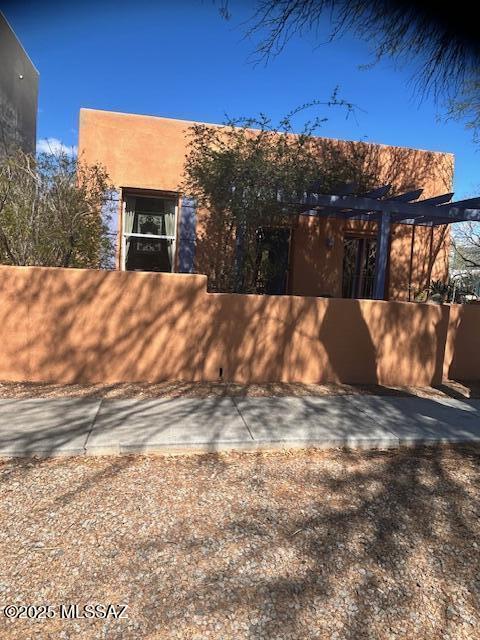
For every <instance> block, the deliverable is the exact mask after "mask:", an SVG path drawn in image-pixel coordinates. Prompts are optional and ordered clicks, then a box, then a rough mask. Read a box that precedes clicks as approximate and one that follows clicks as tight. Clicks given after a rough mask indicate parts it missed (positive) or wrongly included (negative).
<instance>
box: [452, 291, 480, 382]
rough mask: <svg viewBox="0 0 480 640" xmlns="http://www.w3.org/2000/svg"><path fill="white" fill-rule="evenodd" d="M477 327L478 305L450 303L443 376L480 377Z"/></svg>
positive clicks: (455, 377) (479, 320) (478, 322)
mask: <svg viewBox="0 0 480 640" xmlns="http://www.w3.org/2000/svg"><path fill="white" fill-rule="evenodd" d="M479 327H480V305H478V304H472V305H464V304H453V305H451V307H450V317H449V328H448V339H447V344H446V348H445V366H444V377H445V378H451V379H453V380H455V379H458V380H467V381H476V380H479V379H480V331H479Z"/></svg>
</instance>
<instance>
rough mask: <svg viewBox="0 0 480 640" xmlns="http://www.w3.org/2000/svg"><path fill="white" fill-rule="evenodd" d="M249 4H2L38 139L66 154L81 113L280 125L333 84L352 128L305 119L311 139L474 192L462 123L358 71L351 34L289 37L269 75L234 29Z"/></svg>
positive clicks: (393, 81) (475, 175)
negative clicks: (401, 161)
mask: <svg viewBox="0 0 480 640" xmlns="http://www.w3.org/2000/svg"><path fill="white" fill-rule="evenodd" d="M252 6H253V4H252V3H251V2H249V0H244V1H243V2H238V1H236V0H231V2H230V8H231V12H232V14H233V17H232V19H231V20H230V21H228V22H226V21H224V20H223V19H222V18H221V17H220V16H219V13H218V9H217V7H216V6H215V5H214V3H213V2H212V1H211V0H203V1H202V0H176V1H170V2H167V1H166V0H157V1H153V0H152V1H149V2H148V1H146V0H137V1H136V2H132V1H131V0H117V1H116V2H112V1H111V0H105V1H102V0H97V1H96V2H91V1H90V0H83V1H81V2H73V1H72V2H67V1H65V0H64V1H63V2H49V1H48V0H43V1H42V0H30V1H28V0H25V1H23V2H18V0H17V1H15V0H10V1H9V0H0V8H1V10H2V11H3V12H4V14H5V15H6V17H7V19H8V20H9V22H10V24H11V25H12V27H13V28H14V30H15V31H16V33H17V35H18V36H19V37H20V39H21V41H22V43H23V45H24V47H25V49H26V50H27V52H28V53H29V55H30V57H31V58H32V60H33V62H34V64H35V66H36V67H37V69H38V70H39V72H40V95H39V117H38V137H39V138H58V139H59V140H61V141H62V142H63V143H64V144H67V145H76V143H77V137H78V114H79V109H80V108H81V107H90V108H96V109H109V110H113V111H124V112H132V113H146V114H151V115H161V116H165V117H172V118H183V119H187V120H200V121H206V122H222V121H223V120H224V116H225V113H228V114H229V115H230V116H235V117H237V116H250V115H255V114H258V113H259V112H264V113H266V114H268V115H269V116H271V117H272V118H273V119H278V118H280V117H281V116H283V115H285V114H286V113H287V112H288V111H289V110H291V109H292V108H294V107H296V106H298V105H300V104H303V103H305V102H309V101H311V100H315V99H318V100H328V98H329V96H330V95H331V93H332V91H333V89H334V87H335V86H336V85H339V86H340V95H341V96H342V97H344V98H345V99H346V100H349V101H351V102H353V103H355V104H356V105H357V106H358V107H359V110H358V111H357V114H356V119H354V118H349V119H346V118H345V114H344V112H343V111H341V110H332V109H327V108H324V109H318V110H316V111H310V112H309V117H312V116H315V115H325V116H326V117H328V121H327V122H326V123H325V124H324V125H323V127H322V129H321V131H320V134H321V135H325V136H328V137H335V138H345V139H352V140H361V139H363V140H366V141H371V142H380V143H383V144H393V145H402V146H409V147H418V148H421V149H432V150H435V151H450V152H453V153H454V154H455V158H456V176H455V191H456V195H457V196H459V197H465V196H469V195H473V194H476V193H478V192H479V191H480V176H479V172H478V166H479V160H480V155H479V154H480V146H479V145H475V144H474V143H473V142H472V138H471V134H470V133H469V132H468V131H466V130H465V129H464V127H463V125H462V124H461V123H454V122H450V123H446V124H445V123H442V122H441V121H439V120H438V115H439V112H440V111H439V108H438V107H437V106H436V105H435V104H434V103H433V101H432V100H431V99H426V100H424V101H423V102H420V100H419V97H418V96H416V95H415V93H414V91H413V88H412V84H411V81H410V80H411V77H412V73H413V70H412V69H411V68H404V69H396V68H394V66H393V64H392V63H390V62H382V63H381V64H378V65H375V66H374V67H373V68H372V69H369V70H360V69H359V65H361V64H365V63H368V62H369V61H371V54H370V52H369V48H368V46H367V44H366V43H363V42H361V41H359V40H356V39H355V38H354V37H353V36H352V37H345V38H343V39H342V40H340V41H337V42H334V43H328V44H323V45H320V46H315V45H316V42H315V40H314V39H313V37H312V36H305V37H303V38H296V39H295V40H293V41H292V42H291V43H290V44H289V46H288V47H287V49H286V50H285V51H284V52H283V53H282V54H281V55H280V56H279V57H277V58H275V59H273V60H272V61H271V62H270V63H269V64H268V65H267V66H265V65H264V64H260V65H254V64H252V62H251V61H250V60H249V58H250V54H251V53H252V51H253V49H254V42H252V41H250V40H247V39H245V38H244V37H243V34H244V29H243V27H242V26H241V24H242V22H243V21H245V20H246V19H247V18H248V17H249V16H250V15H251V13H252ZM360 109H361V110H360ZM302 117H306V116H302ZM297 122H298V126H299V128H300V127H301V125H302V118H301V117H300V118H299V119H298V121H297Z"/></svg>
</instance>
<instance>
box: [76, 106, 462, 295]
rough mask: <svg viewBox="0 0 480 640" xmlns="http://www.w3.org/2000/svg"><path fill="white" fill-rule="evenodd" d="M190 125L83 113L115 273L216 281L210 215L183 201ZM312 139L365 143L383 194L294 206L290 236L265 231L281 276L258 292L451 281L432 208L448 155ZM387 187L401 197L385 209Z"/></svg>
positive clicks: (446, 186) (82, 137)
mask: <svg viewBox="0 0 480 640" xmlns="http://www.w3.org/2000/svg"><path fill="white" fill-rule="evenodd" d="M192 124H193V123H192V122H187V121H183V120H173V119H168V118H160V117H153V116H144V115H135V114H124V113H114V112H109V111H99V110H93V109H82V110H81V111H80V128H79V154H80V157H81V158H82V159H83V160H85V161H86V162H89V163H93V162H100V163H102V164H103V165H104V166H105V167H106V169H107V171H108V173H109V175H110V178H111V180H112V182H113V183H114V185H115V187H116V189H117V190H118V194H119V208H118V220H117V222H116V224H117V228H118V251H117V268H118V269H122V270H136V271H160V272H168V271H172V272H193V273H203V274H206V275H207V276H209V280H211V282H214V281H215V278H214V270H215V264H214V261H215V253H216V252H215V247H214V244H213V241H212V237H211V234H210V233H209V227H208V215H209V212H205V211H200V210H196V208H195V205H194V203H192V202H191V201H190V200H189V199H188V198H185V197H184V198H182V195H181V194H180V193H179V185H180V184H181V182H182V173H183V167H184V159H185V155H186V150H187V143H188V141H187V135H186V134H187V130H188V128H189V127H190V126H191V125H192ZM212 126H214V125H212ZM319 141H321V142H322V144H324V145H326V146H327V147H329V148H332V147H333V146H335V145H337V146H339V147H341V148H342V149H343V152H344V153H349V152H350V150H351V151H352V152H353V151H354V149H356V148H358V145H363V148H364V150H365V149H366V150H367V152H368V153H367V155H368V157H369V158H370V161H371V162H372V163H375V166H376V171H377V174H378V176H379V188H378V189H374V190H373V191H371V192H370V193H367V194H365V197H364V198H356V197H353V196H351V195H349V192H348V188H345V189H344V192H343V194H340V195H339V196H338V197H335V198H333V199H332V197H331V196H328V197H329V198H330V199H329V200H328V201H326V200H325V199H324V200H322V197H323V196H321V197H320V199H319V198H317V199H315V198H314V199H313V200H312V201H309V202H303V203H300V202H299V208H298V214H297V215H293V216H291V224H289V225H288V226H287V227H283V228H282V229H280V230H279V229H262V230H261V234H260V236H259V237H260V238H261V242H263V243H264V245H263V246H264V247H267V248H268V251H267V252H266V255H267V259H268V255H270V254H275V255H276V257H277V258H278V255H279V253H280V254H281V255H282V256H283V257H284V262H285V270H284V274H283V275H282V277H281V278H278V277H277V278H275V279H273V280H272V281H271V282H267V284H266V288H265V291H263V292H264V293H273V294H291V295H300V296H328V297H344V298H377V299H393V300H413V299H414V296H415V294H416V293H417V292H420V291H422V290H424V289H425V288H427V287H428V286H429V283H430V282H431V281H433V280H446V278H447V276H448V254H449V222H450V217H449V215H450V214H449V215H447V213H444V214H443V217H441V216H440V215H439V214H438V213H435V212H434V211H433V209H434V207H436V208H437V210H439V209H440V207H438V206H437V205H443V206H445V203H448V201H449V200H450V198H451V196H452V193H451V190H452V178H453V156H452V154H449V153H439V152H433V151H422V150H417V149H407V148H400V147H388V146H383V145H374V144H366V143H355V142H343V141H336V140H329V139H322V138H319ZM380 185H385V186H380ZM389 189H390V190H391V191H392V192H393V193H394V194H395V193H396V194H397V195H396V196H395V197H392V198H390V199H388V204H387V201H386V200H384V198H385V196H386V195H387V192H388V191H389ZM325 197H327V196H325ZM339 198H340V201H339ZM342 198H345V200H341V199H342ZM384 203H385V204H384ZM340 205H341V206H340ZM343 205H345V206H343ZM382 213H384V214H385V215H383V217H382V215H381V214H382ZM387 214H388V215H387ZM452 221H455V220H454V219H452ZM260 248H261V247H260ZM217 253H218V252H217Z"/></svg>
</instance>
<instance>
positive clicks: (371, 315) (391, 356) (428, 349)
mask: <svg viewBox="0 0 480 640" xmlns="http://www.w3.org/2000/svg"><path fill="white" fill-rule="evenodd" d="M0 286H1V289H0V290H1V303H2V304H1V306H0V327H1V330H0V333H1V346H0V379H3V380H16V381H22V380H31V381H45V382H59V383H75V382H76V383H93V382H103V383H113V382H157V381H162V380H185V381H200V380H204V381H213V380H218V379H219V377H222V378H223V380H225V381H233V382H239V383H244V384H248V383H255V382H276V381H278V382H304V383H309V382H346V383H349V382H351V383H366V384H367V383H378V384H390V385H417V386H424V385H430V384H440V383H441V380H442V367H443V361H444V350H445V342H446V337H447V330H448V317H449V307H448V306H440V305H428V304H408V303H396V302H383V301H370V300H363V301H360V300H342V299H322V298H305V297H297V296H256V295H235V294H208V293H207V292H206V277H205V276H198V275H181V274H156V273H155V274H154V273H137V272H102V271H93V270H79V269H55V268H41V267H1V268H0ZM471 311H472V316H470V315H469V318H470V317H471V318H472V320H469V323H468V324H464V326H463V325H462V329H461V330H458V331H457V337H456V343H458V344H459V345H464V344H465V341H466V340H467V338H466V337H465V335H468V334H470V333H471V332H472V331H474V330H475V329H474V325H475V322H474V319H477V320H478V317H479V315H480V308H472V310H471ZM477 342H478V341H477ZM475 344H476V346H475V349H477V350H478V352H479V353H480V345H478V344H477V343H475ZM462 349H464V347H462ZM450 352H451V348H450V347H449V351H448V353H450ZM470 355H471V356H472V351H471V350H470ZM457 361H458V358H457ZM478 361H479V359H477V360H476V362H478ZM462 362H463V360H462ZM462 366H463V365H461V364H455V371H456V373H457V377H458V378H461V375H460V374H461V373H462ZM474 368H475V367H474ZM476 375H477V374H476ZM477 377H478V376H477Z"/></svg>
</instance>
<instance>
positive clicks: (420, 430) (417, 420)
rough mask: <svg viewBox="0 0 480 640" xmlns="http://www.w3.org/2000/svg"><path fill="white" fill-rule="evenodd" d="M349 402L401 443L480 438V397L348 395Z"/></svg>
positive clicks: (474, 439) (468, 440) (457, 440)
mask: <svg viewBox="0 0 480 640" xmlns="http://www.w3.org/2000/svg"><path fill="white" fill-rule="evenodd" d="M350 403H351V406H352V408H353V407H357V408H358V410H359V411H362V412H364V413H365V414H366V415H367V416H369V417H370V419H371V420H372V421H373V422H374V424H376V425H377V426H380V427H383V428H385V429H388V430H389V431H391V432H392V433H394V434H395V435H396V436H398V438H399V441H400V444H410V443H412V444H416V443H420V442H426V443H428V442H476V441H480V401H479V400H456V399H453V398H411V397H402V398H398V397H395V398H392V397H375V396H364V397H362V398H359V397H354V396H350Z"/></svg>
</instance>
